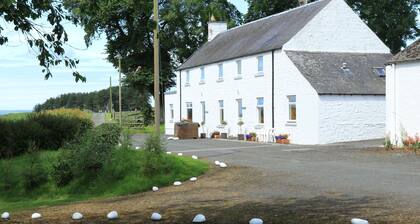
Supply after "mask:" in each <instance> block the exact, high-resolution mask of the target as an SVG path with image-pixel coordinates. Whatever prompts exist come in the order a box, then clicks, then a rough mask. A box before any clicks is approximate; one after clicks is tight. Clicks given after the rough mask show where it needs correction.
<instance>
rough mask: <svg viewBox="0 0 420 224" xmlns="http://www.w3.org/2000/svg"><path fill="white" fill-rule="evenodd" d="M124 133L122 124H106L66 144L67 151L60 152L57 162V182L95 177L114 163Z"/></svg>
mask: <svg viewBox="0 0 420 224" xmlns="http://www.w3.org/2000/svg"><path fill="white" fill-rule="evenodd" d="M120 135H121V128H120V127H119V126H118V125H116V124H102V125H100V126H98V127H96V128H94V129H92V130H89V131H88V132H87V133H86V134H85V135H84V136H82V137H81V139H80V140H78V141H75V142H73V143H72V144H69V145H68V146H66V148H65V150H67V151H62V152H61V153H60V156H59V158H58V161H57V163H56V164H55V165H54V166H53V171H52V176H53V178H54V180H55V183H56V184H57V186H64V185H67V184H68V183H70V182H71V180H72V179H73V178H75V177H77V179H78V180H79V181H81V182H82V183H86V182H91V181H93V180H95V179H96V177H97V176H98V175H100V174H101V173H102V171H103V168H104V167H105V165H106V164H109V163H110V159H111V155H112V150H113V149H114V148H115V147H116V145H117V144H118V141H119V138H120Z"/></svg>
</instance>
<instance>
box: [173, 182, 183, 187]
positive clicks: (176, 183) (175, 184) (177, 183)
mask: <svg viewBox="0 0 420 224" xmlns="http://www.w3.org/2000/svg"><path fill="white" fill-rule="evenodd" d="M180 185H182V183H181V181H175V182H174V186H180Z"/></svg>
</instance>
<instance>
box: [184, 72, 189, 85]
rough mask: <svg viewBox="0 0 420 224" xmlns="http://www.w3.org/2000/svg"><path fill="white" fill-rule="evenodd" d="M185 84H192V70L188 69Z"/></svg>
mask: <svg viewBox="0 0 420 224" xmlns="http://www.w3.org/2000/svg"><path fill="white" fill-rule="evenodd" d="M185 85H186V86H189V85H190V71H189V70H188V71H187V77H186V79H185Z"/></svg>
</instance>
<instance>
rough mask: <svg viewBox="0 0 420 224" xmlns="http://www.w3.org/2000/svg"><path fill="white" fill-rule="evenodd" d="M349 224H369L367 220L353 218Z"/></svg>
mask: <svg viewBox="0 0 420 224" xmlns="http://www.w3.org/2000/svg"><path fill="white" fill-rule="evenodd" d="M351 224H369V222H368V221H367V220H364V219H358V218H354V219H352V220H351Z"/></svg>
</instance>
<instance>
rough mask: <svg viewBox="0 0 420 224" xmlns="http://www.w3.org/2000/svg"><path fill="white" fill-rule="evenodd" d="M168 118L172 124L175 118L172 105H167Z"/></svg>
mask: <svg viewBox="0 0 420 224" xmlns="http://www.w3.org/2000/svg"><path fill="white" fill-rule="evenodd" d="M169 117H170V118H171V119H170V120H169V122H171V123H173V122H174V118H175V111H174V105H173V104H169Z"/></svg>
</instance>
